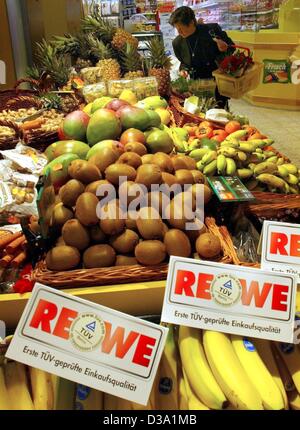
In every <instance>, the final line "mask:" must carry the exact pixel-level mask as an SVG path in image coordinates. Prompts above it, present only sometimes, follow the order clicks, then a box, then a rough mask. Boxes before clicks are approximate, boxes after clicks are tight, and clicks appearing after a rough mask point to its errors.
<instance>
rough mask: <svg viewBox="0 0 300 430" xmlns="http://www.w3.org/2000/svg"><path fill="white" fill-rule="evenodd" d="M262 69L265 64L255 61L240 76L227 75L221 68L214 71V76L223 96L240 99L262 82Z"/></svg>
mask: <svg viewBox="0 0 300 430" xmlns="http://www.w3.org/2000/svg"><path fill="white" fill-rule="evenodd" d="M262 70H263V64H262V63H257V62H255V63H254V65H253V66H252V67H251V68H249V69H248V70H247V71H246V72H245V74H244V75H243V76H241V77H240V78H235V77H232V76H229V75H226V74H224V73H222V72H220V71H219V70H216V71H215V72H213V76H214V77H215V79H216V81H217V87H218V90H219V93H220V94H221V95H222V96H225V97H229V98H232V99H240V98H241V97H243V96H244V95H245V94H246V93H248V92H249V91H251V90H254V89H255V88H256V87H258V85H259V84H260V82H261V72H262Z"/></svg>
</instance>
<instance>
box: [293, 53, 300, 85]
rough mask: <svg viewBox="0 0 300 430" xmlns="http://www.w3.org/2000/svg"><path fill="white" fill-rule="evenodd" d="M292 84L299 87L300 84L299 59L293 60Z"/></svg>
mask: <svg viewBox="0 0 300 430" xmlns="http://www.w3.org/2000/svg"><path fill="white" fill-rule="evenodd" d="M291 72H292V83H293V84H295V85H299V84H300V59H299V60H295V61H294V62H293V63H292V69H291Z"/></svg>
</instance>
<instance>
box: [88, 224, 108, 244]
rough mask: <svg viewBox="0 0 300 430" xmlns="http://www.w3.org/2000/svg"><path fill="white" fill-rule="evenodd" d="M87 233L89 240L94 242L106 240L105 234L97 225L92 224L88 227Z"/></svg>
mask: <svg viewBox="0 0 300 430" xmlns="http://www.w3.org/2000/svg"><path fill="white" fill-rule="evenodd" d="M89 234H90V238H91V241H92V242H94V243H105V242H106V236H105V234H104V233H103V231H102V230H101V228H100V226H99V225H93V226H92V227H90V228H89Z"/></svg>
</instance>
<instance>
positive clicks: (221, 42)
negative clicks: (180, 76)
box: [169, 6, 234, 108]
mask: <svg viewBox="0 0 300 430" xmlns="http://www.w3.org/2000/svg"><path fill="white" fill-rule="evenodd" d="M169 23H170V24H171V25H172V26H173V27H175V28H176V30H177V31H178V34H179V35H178V36H177V37H176V38H175V39H174V40H173V49H174V54H175V56H176V57H177V59H178V60H179V61H180V62H181V67H180V68H181V69H184V70H187V71H188V72H189V74H190V76H191V78H192V79H209V78H212V72H213V71H214V70H216V69H217V68H218V65H217V60H218V58H219V57H220V55H222V53H224V52H226V51H228V52H230V53H231V52H233V51H234V49H233V48H230V46H231V45H234V43H233V41H232V40H231V39H230V38H229V36H228V35H227V33H226V32H225V31H222V29H221V27H220V26H219V25H218V24H198V23H197V20H196V17H195V13H194V11H193V10H192V9H191V8H189V7H187V6H182V7H179V8H178V9H176V10H175V11H174V12H173V13H172V15H171V17H170V21H169ZM216 100H217V102H218V105H219V107H220V108H228V100H229V99H228V98H227V97H223V96H221V95H220V93H219V91H218V88H217V89H216Z"/></svg>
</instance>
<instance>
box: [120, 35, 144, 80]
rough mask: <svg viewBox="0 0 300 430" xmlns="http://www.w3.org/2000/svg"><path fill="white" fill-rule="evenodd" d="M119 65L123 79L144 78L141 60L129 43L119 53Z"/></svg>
mask: <svg viewBox="0 0 300 430" xmlns="http://www.w3.org/2000/svg"><path fill="white" fill-rule="evenodd" d="M121 64H122V69H123V72H124V78H125V79H135V78H142V77H144V72H143V70H142V69H143V64H142V58H141V56H140V54H139V53H138V51H137V49H136V48H135V47H134V46H132V45H130V44H129V43H126V47H125V48H124V49H123V51H122V53H121Z"/></svg>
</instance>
